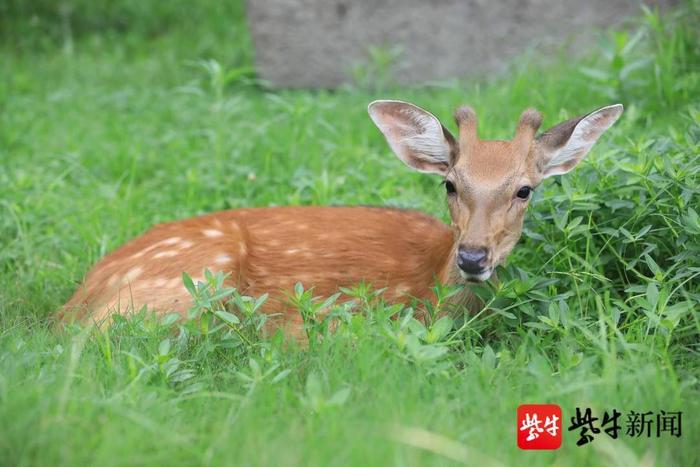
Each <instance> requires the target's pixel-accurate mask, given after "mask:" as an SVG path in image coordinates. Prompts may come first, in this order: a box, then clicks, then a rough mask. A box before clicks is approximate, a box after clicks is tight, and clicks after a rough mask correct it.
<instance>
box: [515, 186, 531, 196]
mask: <svg viewBox="0 0 700 467" xmlns="http://www.w3.org/2000/svg"><path fill="white" fill-rule="evenodd" d="M530 193H532V187H529V186H524V187H522V188H521V189H519V190H518V192H517V193H516V194H515V196H517V197H518V198H519V199H528V198H529V197H530Z"/></svg>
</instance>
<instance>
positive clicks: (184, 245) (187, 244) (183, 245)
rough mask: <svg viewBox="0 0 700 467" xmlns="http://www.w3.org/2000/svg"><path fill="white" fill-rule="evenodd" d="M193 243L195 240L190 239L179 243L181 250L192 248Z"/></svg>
mask: <svg viewBox="0 0 700 467" xmlns="http://www.w3.org/2000/svg"><path fill="white" fill-rule="evenodd" d="M192 245H194V243H193V242H191V241H189V240H184V241H182V242H180V244H179V245H178V248H180V249H181V250H184V249H187V248H190V247H191V246H192Z"/></svg>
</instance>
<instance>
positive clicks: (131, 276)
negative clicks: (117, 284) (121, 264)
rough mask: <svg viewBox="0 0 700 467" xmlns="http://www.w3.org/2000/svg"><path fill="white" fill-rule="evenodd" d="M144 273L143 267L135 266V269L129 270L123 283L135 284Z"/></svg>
mask: <svg viewBox="0 0 700 467" xmlns="http://www.w3.org/2000/svg"><path fill="white" fill-rule="evenodd" d="M142 272H143V268H142V267H141V266H134V267H133V268H131V269H129V270H128V271H127V272H126V274H124V277H123V278H122V282H125V283H126V282H133V281H134V280H136V278H137V277H139V276H140V275H141V273H142Z"/></svg>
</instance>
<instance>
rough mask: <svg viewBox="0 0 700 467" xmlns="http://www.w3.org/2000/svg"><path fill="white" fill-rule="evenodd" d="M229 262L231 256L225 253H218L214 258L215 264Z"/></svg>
mask: <svg viewBox="0 0 700 467" xmlns="http://www.w3.org/2000/svg"><path fill="white" fill-rule="evenodd" d="M230 262H231V257H230V256H229V255H227V254H225V253H222V254H220V255H218V256H217V257H216V258H214V263H216V264H226V263H230Z"/></svg>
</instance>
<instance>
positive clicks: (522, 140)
mask: <svg viewBox="0 0 700 467" xmlns="http://www.w3.org/2000/svg"><path fill="white" fill-rule="evenodd" d="M541 124H542V114H541V113H539V112H538V111H537V110H535V109H526V110H525V111H524V112H523V113H522V114H521V115H520V120H519V121H518V129H517V130H516V131H515V137H514V138H513V144H516V145H518V146H520V147H521V148H522V149H523V150H524V151H527V150H529V148H530V144H531V143H532V141H533V140H534V139H535V134H536V133H537V130H538V129H539V128H540V125H541Z"/></svg>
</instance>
